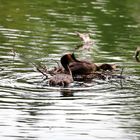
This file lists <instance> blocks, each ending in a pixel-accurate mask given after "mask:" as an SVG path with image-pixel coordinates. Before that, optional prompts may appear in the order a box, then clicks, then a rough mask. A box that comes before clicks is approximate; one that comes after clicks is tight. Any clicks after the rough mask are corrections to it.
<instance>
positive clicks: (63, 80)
mask: <svg viewBox="0 0 140 140" xmlns="http://www.w3.org/2000/svg"><path fill="white" fill-rule="evenodd" d="M60 61H61V64H62V66H63V68H64V69H65V73H61V74H56V75H54V76H53V77H52V78H50V80H49V85H50V86H62V87H67V86H69V84H70V83H72V82H73V77H72V73H71V70H70V68H69V63H70V62H72V61H73V59H72V57H71V54H66V55H64V56H62V57H61V60H60Z"/></svg>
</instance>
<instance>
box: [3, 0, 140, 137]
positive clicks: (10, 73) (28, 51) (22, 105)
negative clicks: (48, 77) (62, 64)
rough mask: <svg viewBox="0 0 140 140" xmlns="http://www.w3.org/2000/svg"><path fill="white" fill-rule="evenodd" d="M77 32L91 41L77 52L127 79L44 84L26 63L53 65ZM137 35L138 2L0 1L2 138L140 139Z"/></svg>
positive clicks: (71, 46) (71, 44)
mask: <svg viewBox="0 0 140 140" xmlns="http://www.w3.org/2000/svg"><path fill="white" fill-rule="evenodd" d="M77 31H78V32H81V33H90V35H91V38H92V39H93V40H94V42H95V44H94V45H93V48H92V50H91V51H90V52H89V51H76V52H75V53H76V54H77V56H78V57H80V58H83V59H90V60H91V61H94V62H96V63H115V64H117V65H119V66H121V67H123V68H124V73H123V74H124V75H126V77H127V78H126V79H125V80H113V81H110V80H106V81H98V84H97V82H95V81H93V83H87V84H88V87H82V86H81V87H79V86H78V87H77V86H73V88H72V89H67V90H63V89H59V88H52V87H48V86H44V82H42V79H43V77H42V75H41V74H40V73H39V72H37V71H36V70H35V68H34V67H33V65H32V64H31V62H32V63H36V64H37V63H38V62H42V63H43V64H45V65H47V66H48V67H49V68H51V67H53V66H56V62H54V61H52V60H51V59H54V60H59V59H60V57H61V56H62V54H64V53H67V52H72V51H73V49H74V48H75V47H76V46H77V45H78V44H79V43H80V39H79V38H78V37H77V36H76V35H75V32H77ZM139 35H140V1H139V0H123V1H119V0H93V1H91V0H86V1H85V0H73V1H69V0H57V1H56V0H39V1H38V0H20V1H19V0H0V139H1V140H46V139H49V140H66V139H67V140H69V139H72V140H112V139H114V140H139V139H140V63H138V62H136V61H135V59H134V57H133V56H134V51H135V49H136V47H137V46H139V45H140V36H139ZM68 95H69V96H68Z"/></svg>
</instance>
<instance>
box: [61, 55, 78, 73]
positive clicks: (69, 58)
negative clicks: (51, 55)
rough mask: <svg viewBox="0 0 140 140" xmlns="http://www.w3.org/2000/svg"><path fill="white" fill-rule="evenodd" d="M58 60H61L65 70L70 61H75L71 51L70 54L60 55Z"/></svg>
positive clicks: (67, 68) (67, 69)
mask: <svg viewBox="0 0 140 140" xmlns="http://www.w3.org/2000/svg"><path fill="white" fill-rule="evenodd" d="M60 61H61V64H62V66H63V67H64V69H65V70H66V71H69V64H70V63H71V62H74V61H76V58H75V56H74V53H72V54H65V55H63V56H62V57H61V60H60Z"/></svg>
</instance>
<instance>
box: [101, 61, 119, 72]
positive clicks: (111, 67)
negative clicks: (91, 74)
mask: <svg viewBox="0 0 140 140" xmlns="http://www.w3.org/2000/svg"><path fill="white" fill-rule="evenodd" d="M115 69H116V65H115V64H106V63H105V64H101V65H100V66H98V70H103V71H107V70H108V71H113V70H115Z"/></svg>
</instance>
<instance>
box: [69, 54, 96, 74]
mask: <svg viewBox="0 0 140 140" xmlns="http://www.w3.org/2000/svg"><path fill="white" fill-rule="evenodd" d="M69 57H70V59H71V60H73V61H71V63H70V64H69V68H70V70H71V72H72V75H73V76H75V75H88V74H90V73H93V72H95V71H97V70H98V66H97V65H96V64H95V63H92V62H89V61H86V60H78V59H77V58H76V57H75V55H74V53H72V54H69Z"/></svg>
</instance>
